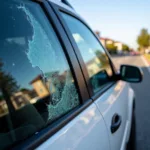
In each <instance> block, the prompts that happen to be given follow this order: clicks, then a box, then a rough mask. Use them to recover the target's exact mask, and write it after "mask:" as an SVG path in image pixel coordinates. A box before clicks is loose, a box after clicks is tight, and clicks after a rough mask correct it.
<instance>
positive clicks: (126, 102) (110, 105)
mask: <svg viewBox="0 0 150 150" xmlns="http://www.w3.org/2000/svg"><path fill="white" fill-rule="evenodd" d="M133 99H134V94H133V91H132V90H131V89H130V87H129V85H128V83H126V82H123V81H118V82H116V83H115V84H114V85H113V86H112V87H111V88H110V89H108V90H107V92H105V93H104V94H103V95H102V96H101V97H99V98H98V99H97V100H95V104H96V105H97V107H98V108H99V110H100V112H101V114H102V116H103V117H104V120H105V122H106V125H107V130H108V134H109V138H110V145H111V150H120V149H121V150H124V149H125V147H126V143H127V141H128V138H129V134H130V128H131V116H132V103H133ZM116 113H117V114H118V115H120V116H121V119H122V123H121V125H120V127H119V129H118V130H117V131H116V132H115V133H111V130H110V128H111V124H112V122H111V121H112V117H113V115H114V114H116Z"/></svg>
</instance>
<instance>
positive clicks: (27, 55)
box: [0, 0, 144, 150]
mask: <svg viewBox="0 0 150 150" xmlns="http://www.w3.org/2000/svg"><path fill="white" fill-rule="evenodd" d="M85 7H86V4H85ZM0 15H1V23H0V149H1V150H4V149H17V150H21V149H24V150H27V149H37V150H125V149H127V148H128V149H129V148H130V150H133V147H132V146H134V140H135V139H134V138H135V135H134V133H135V94H134V91H133V90H132V88H131V87H130V85H129V84H128V83H127V82H134V83H137V82H141V81H142V72H141V70H140V69H139V68H137V67H135V66H128V65H122V66H121V68H120V70H119V72H118V71H116V69H115V67H114V64H113V63H112V60H111V57H110V55H109V53H108V51H107V50H105V48H104V47H103V46H102V44H101V43H100V41H99V39H98V38H97V36H96V35H95V34H94V32H93V31H92V30H91V29H90V27H89V26H88V25H87V23H86V22H85V21H84V20H83V19H82V18H81V17H80V16H79V15H78V14H77V13H76V11H74V9H73V8H72V7H71V5H70V4H69V3H68V2H67V1H65V0H62V2H60V1H56V0H50V1H47V0H34V1H33V0H9V1H8V0H7V1H5V0H3V1H1V5H0ZM134 53H135V52H134ZM143 128H144V127H143Z"/></svg>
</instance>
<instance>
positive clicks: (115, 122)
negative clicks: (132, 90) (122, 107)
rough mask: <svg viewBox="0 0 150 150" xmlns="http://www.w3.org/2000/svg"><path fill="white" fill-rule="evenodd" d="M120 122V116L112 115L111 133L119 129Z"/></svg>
mask: <svg viewBox="0 0 150 150" xmlns="http://www.w3.org/2000/svg"><path fill="white" fill-rule="evenodd" d="M121 121H122V119H121V116H119V115H118V114H114V115H113V117H112V122H111V127H110V129H111V133H114V132H116V131H117V130H118V129H119V127H120V125H121Z"/></svg>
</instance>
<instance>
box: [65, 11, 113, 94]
mask: <svg viewBox="0 0 150 150" xmlns="http://www.w3.org/2000/svg"><path fill="white" fill-rule="evenodd" d="M62 16H63V18H64V20H65V22H66V23H67V25H68V27H69V29H70V31H71V33H72V36H73V38H74V40H75V42H76V44H77V46H78V48H79V51H80V53H81V55H82V57H83V60H84V62H85V64H86V68H87V71H88V74H89V77H90V82H91V84H92V88H93V91H94V92H95V93H96V92H97V91H99V90H100V89H101V88H102V87H103V86H104V85H105V84H107V83H109V78H110V76H112V69H111V66H110V64H109V59H108V56H107V55H106V53H105V51H104V49H103V47H102V46H101V45H100V43H99V42H98V41H97V39H96V38H95V36H94V35H93V34H92V32H91V31H90V30H89V29H88V28H87V27H86V26H85V25H84V24H83V23H82V22H81V21H79V20H78V19H76V18H74V17H72V16H70V15H67V14H65V13H62Z"/></svg>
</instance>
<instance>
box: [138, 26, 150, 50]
mask: <svg viewBox="0 0 150 150" xmlns="http://www.w3.org/2000/svg"><path fill="white" fill-rule="evenodd" d="M137 43H138V45H139V47H140V50H141V51H144V50H145V49H146V48H147V47H148V46H150V35H149V33H148V30H147V29H142V30H141V32H140V35H139V36H138V37H137Z"/></svg>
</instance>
